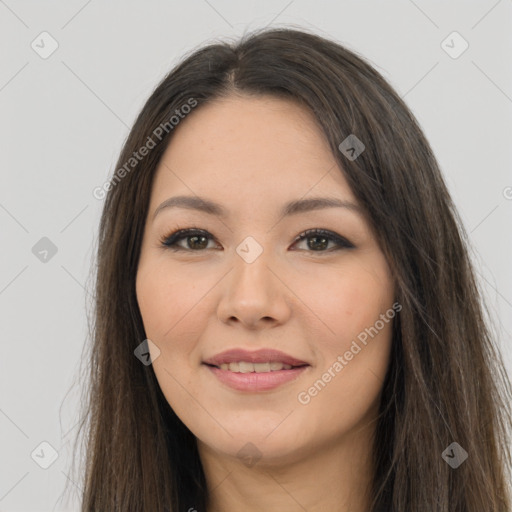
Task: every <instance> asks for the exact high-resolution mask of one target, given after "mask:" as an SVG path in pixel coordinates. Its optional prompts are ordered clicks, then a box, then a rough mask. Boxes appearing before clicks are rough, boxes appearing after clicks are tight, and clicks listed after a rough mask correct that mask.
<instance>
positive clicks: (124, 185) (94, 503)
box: [83, 29, 512, 512]
mask: <svg viewBox="0 0 512 512" xmlns="http://www.w3.org/2000/svg"><path fill="white" fill-rule="evenodd" d="M105 193H106V194H105ZM101 194H103V195H106V197H105V205H104V211H103V216H102V220H101V226H100V237H99V248H98V268H97V294H96V301H97V302H96V316H95V326H94V343H93V346H92V347H91V348H92V353H91V360H90V365H91V366H90V367H91V386H90V389H89V390H88V398H89V403H88V408H87V409H86V410H85V411H84V413H85V415H86V416H84V423H83V424H85V421H86V419H88V420H89V424H88V429H89V437H88V444H87V452H86V455H87V458H86V463H87V464H86V475H85V476H86V478H85V484H84V485H85V489H84V496H83V510H84V511H85V510H87V511H88V510H123V511H126V510H145V511H157V510H169V511H182V510H183V511H185V510H188V511H194V510H196V511H207V512H214V511H224V512H229V511H232V510H244V511H255V510H265V511H272V510H287V511H295V510H297V511H299V510H308V511H316V510H339V511H348V510H350V511H357V512H363V511H397V512H398V511H399V512H404V511H408V512H416V511H420V510H421V511H429V512H434V511H439V512H441V511H447V510H450V511H451V512H462V511H464V512H473V511H474V512H476V511H478V512H481V511H482V510H485V511H488V512H505V511H507V510H510V489H509V488H508V484H507V482H508V479H509V478H510V473H508V472H509V470H510V446H509V438H508V437H507V436H508V434H509V431H508V428H509V427H510V424H511V423H510V420H511V417H510V409H509V402H510V399H511V397H512V395H511V392H510V382H509V380H508V378H507V376H506V374H505V372H504V367H503V363H502V361H501V356H500V354H499V351H498V350H497V349H496V347H495V345H494V343H493V341H492V339H491V337H490V334H489V331H488V327H487V326H486V324H485V321H484V315H483V312H482V306H481V305H480V297H479V292H478V289H477V286H476V283H475V278H474V271H473V269H472V266H471V263H470V260H469V258H468V254H467V249H466V244H467V239H466V235H465V232H464V229H463V227H462V224H461V222H460V219H459V217H458V214H457V212H456V210H455V208H454V205H453V203H452V201H451V198H450V195H449V193H448V191H447V188H446V186H445V183H444V181H443V179H442V176H441V174H440V171H439V168H438V165H437V163H436V160H435V158H434V156H433V154H432V151H431V148H430V146H429V144H428V142H427V141H426V139H425V137H424V135H423V133H422V132H421V129H420V128H419V126H418V124H417V122H416V121H415V119H414V117H413V115H412V114H411V112H410V111H409V110H408V108H407V107H406V106H405V104H404V103H403V102H402V101H401V99H400V98H399V97H398V95H397V94H396V93H395V92H394V91H393V90H392V88H391V87H390V85H389V84H388V83H387V82H386V81H385V80H384V79H383V78H382V76H380V74H378V73H377V72H376V71H375V70H374V69H373V68H372V67H371V66H369V65H368V64H367V63H366V62H365V61H364V60H363V59H362V58H360V57H358V56H357V55H355V54H354V53H353V52H350V51H348V50H347V49H345V48H343V47H342V46H340V45H339V44H336V43H335V42H332V41H329V40H326V39H324V38H321V37H319V36H316V35H313V34H309V33H306V32H303V31H298V30H292V29H273V30H272V29H271V30H264V31H260V32H257V33H254V34H252V35H250V36H248V37H245V38H244V39H243V40H241V41H240V42H238V43H237V44H234V45H229V44H220V43H219V44H212V45H210V46H206V47H203V48H200V49H198V50H197V51H195V52H194V53H192V54H191V55H189V56H188V57H187V58H186V59H185V60H183V61H182V62H181V63H180V64H179V65H178V66H177V67H176V68H175V69H173V70H172V71H171V72H170V73H169V74H168V75H167V76H166V77H165V79H164V80H163V81H162V82H161V83H160V85H159V86H158V87H157V88H156V90H155V91H154V92H153V94H152V95H151V97H150V98H149V100H148V101H147V103H146V104H145V106H144V107H143V109H142V111H141V113H140V115H139V117H138V118H137V120H136V122H135V124H134V126H133V128H132V130H131V132H130V134H129V136H128V139H127V141H126V143H125V145H124V148H123V150H122V152H121V155H120V158H119V161H118V165H117V170H116V172H115V174H114V176H113V178H112V180H111V182H110V183H109V184H108V185H107V186H105V187H104V188H103V189H101V190H97V191H95V195H96V196H97V197H98V195H100V196H101Z"/></svg>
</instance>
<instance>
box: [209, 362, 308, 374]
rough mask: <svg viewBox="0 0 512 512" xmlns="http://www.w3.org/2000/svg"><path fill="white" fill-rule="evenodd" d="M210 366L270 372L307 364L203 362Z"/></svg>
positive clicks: (245, 371) (223, 369)
mask: <svg viewBox="0 0 512 512" xmlns="http://www.w3.org/2000/svg"><path fill="white" fill-rule="evenodd" d="M204 364H205V365H206V366H210V367H211V368H217V369H218V370H221V371H229V372H233V373H270V372H279V371H282V370H293V369H296V368H302V367H305V366H309V364H307V363H303V364H299V365H291V364H286V363H283V362H281V361H268V362H266V363H251V362H250V361H234V362H232V363H221V364H219V365H215V364H209V363H204Z"/></svg>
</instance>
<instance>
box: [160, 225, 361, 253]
mask: <svg viewBox="0 0 512 512" xmlns="http://www.w3.org/2000/svg"><path fill="white" fill-rule="evenodd" d="M196 235H200V236H201V235H202V236H205V237H206V238H208V239H209V240H213V241H216V240H215V238H214V237H213V236H211V235H210V233H208V231H205V230H204V229H200V228H196V227H191V228H186V229H178V230H177V231H174V232H173V233H171V234H169V235H167V236H164V237H162V238H161V240H160V243H161V245H162V247H163V248H165V249H170V250H171V251H186V252H204V251H206V250H207V249H197V250H195V249H188V248H184V247H180V246H178V245H177V242H179V241H181V240H185V239H187V238H188V237H192V236H196ZM313 236H323V237H325V238H327V239H328V241H334V242H336V243H337V244H338V247H337V248H334V250H335V251H336V250H340V249H354V248H355V246H354V245H353V244H352V243H351V242H349V241H348V240H347V239H346V238H343V237H342V236H340V235H337V234H336V233H333V232H332V231H328V230H326V229H307V230H306V231H304V232H302V233H301V234H300V235H298V236H297V237H296V238H295V240H294V242H293V243H294V244H296V243H298V242H301V241H302V240H306V239H308V238H310V237H313ZM332 251H333V248H330V249H326V250H320V251H314V250H308V249H306V252H313V253H322V252H324V253H325V252H327V253H330V252H332Z"/></svg>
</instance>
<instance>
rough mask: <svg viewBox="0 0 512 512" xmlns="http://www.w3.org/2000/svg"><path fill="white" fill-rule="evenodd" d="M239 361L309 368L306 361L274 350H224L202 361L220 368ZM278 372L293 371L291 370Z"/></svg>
mask: <svg viewBox="0 0 512 512" xmlns="http://www.w3.org/2000/svg"><path fill="white" fill-rule="evenodd" d="M239 361H246V362H248V363H268V362H271V363H272V362H279V363H284V364H289V365H291V366H305V365H308V366H309V363H307V362H306V361H301V360H300V359H297V358H295V357H292V356H290V355H289V354H285V353H284V352H281V351H280V350H274V349H272V348H262V349H259V350H253V351H249V350H244V349H241V348H234V349H230V350H225V351H224V352H220V353H219V354H216V355H214V356H213V357H210V358H209V359H206V360H205V361H203V363H205V364H208V365H213V366H220V365H221V364H224V363H228V364H229V363H237V362H239ZM279 371H293V369H292V370H279ZM231 373H233V372H231ZM274 373H278V372H274ZM245 375H247V374H245Z"/></svg>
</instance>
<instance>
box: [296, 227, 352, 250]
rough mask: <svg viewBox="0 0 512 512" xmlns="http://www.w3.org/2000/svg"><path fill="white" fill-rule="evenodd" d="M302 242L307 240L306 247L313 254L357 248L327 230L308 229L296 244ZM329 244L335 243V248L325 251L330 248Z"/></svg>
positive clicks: (297, 239) (298, 238)
mask: <svg viewBox="0 0 512 512" xmlns="http://www.w3.org/2000/svg"><path fill="white" fill-rule="evenodd" d="M302 240H307V244H306V245H307V247H308V248H309V249H311V250H312V251H313V252H331V250H333V249H334V250H338V249H353V248H354V247H355V246H354V245H353V244H352V243H351V242H349V241H348V240H347V239H346V238H343V237H342V236H340V235H338V234H336V233H333V232H332V231H328V230H326V229H308V230H307V231H304V233H301V234H300V235H299V236H298V237H297V238H296V239H295V242H296V243H297V242H301V241H302ZM310 241H311V242H310ZM329 242H334V243H335V247H334V248H333V247H331V248H330V249H328V250H323V249H326V248H327V247H328V246H329ZM336 246H337V247H336Z"/></svg>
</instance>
